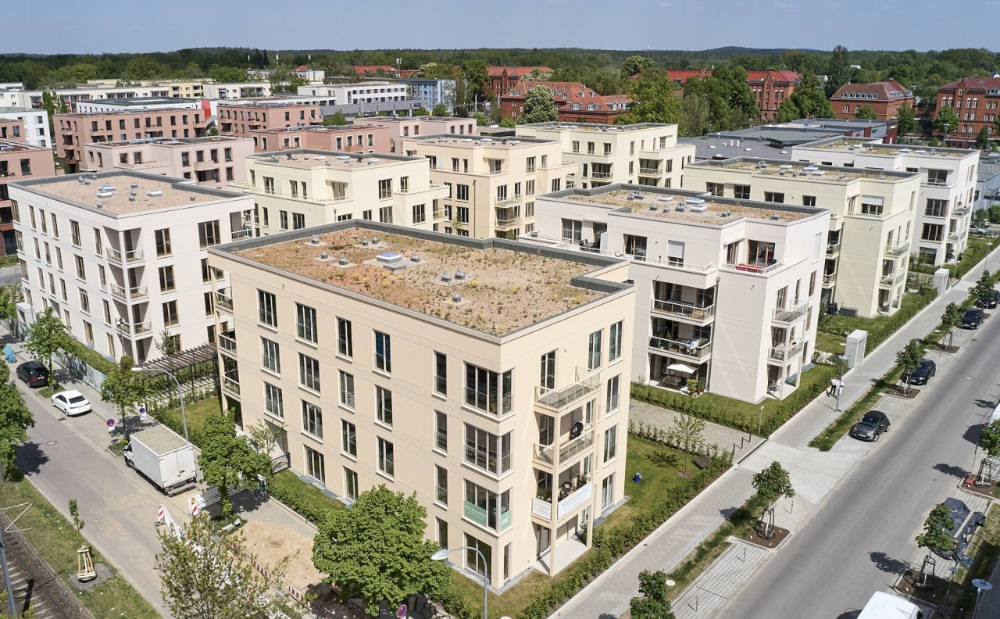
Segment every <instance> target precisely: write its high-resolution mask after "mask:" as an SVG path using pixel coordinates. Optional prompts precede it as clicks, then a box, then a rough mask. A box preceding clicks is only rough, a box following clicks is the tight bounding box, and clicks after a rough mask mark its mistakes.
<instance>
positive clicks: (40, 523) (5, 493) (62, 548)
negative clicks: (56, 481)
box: [0, 480, 159, 617]
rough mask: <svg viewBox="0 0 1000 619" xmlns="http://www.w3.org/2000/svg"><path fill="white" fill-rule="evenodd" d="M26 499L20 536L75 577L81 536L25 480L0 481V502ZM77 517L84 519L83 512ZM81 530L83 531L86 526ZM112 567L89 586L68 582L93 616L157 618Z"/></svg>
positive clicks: (69, 576) (62, 571)
mask: <svg viewBox="0 0 1000 619" xmlns="http://www.w3.org/2000/svg"><path fill="white" fill-rule="evenodd" d="M26 501H31V502H32V506H31V508H30V509H28V511H27V513H25V514H24V516H22V517H21V518H20V519H19V520H18V521H17V525H18V527H19V528H20V529H22V530H24V529H27V530H26V531H24V532H23V533H22V535H24V536H25V537H26V538H27V539H28V541H29V542H31V545H32V546H34V547H35V550H37V551H38V552H39V553H40V554H41V556H42V558H43V559H44V560H45V561H46V563H48V564H49V565H50V566H52V569H53V570H55V571H56V573H57V574H59V576H60V577H61V578H62V579H63V580H64V581H66V582H67V583H69V582H70V580H71V579H75V578H76V561H77V554H76V551H77V549H78V548H80V546H81V545H82V544H83V542H84V540H83V538H82V537H80V535H79V534H78V533H77V532H76V529H74V528H73V525H72V524H70V523H69V521H67V520H66V519H65V518H63V516H62V515H61V514H60V513H59V512H58V511H56V509H55V507H53V506H52V504H51V503H49V502H48V501H47V500H45V497H43V496H42V495H41V494H39V492H38V491H37V490H35V488H34V486H32V485H31V484H30V483H29V482H28V481H27V480H21V481H17V482H14V481H7V482H4V483H3V484H0V504H2V505H5V506H7V505H16V504H18V503H24V502H26ZM8 515H9V516H10V517H13V516H14V515H16V514H13V513H12V512H8ZM81 516H82V517H83V520H84V521H86V519H87V515H86V514H81ZM83 530H84V531H86V530H87V529H86V527H84V529H83ZM91 553H92V554H93V557H94V562H95V563H103V564H105V565H108V566H109V567H110V563H108V561H107V559H105V558H104V557H102V556H101V554H100V553H98V552H97V551H96V550H94V549H93V548H92V549H91ZM112 570H113V571H114V575H113V576H112V577H111V579H109V580H107V581H106V582H103V583H101V584H100V585H98V586H96V587H94V588H93V589H90V590H87V591H78V590H77V589H76V588H74V587H73V586H72V585H69V586H70V589H71V590H72V591H74V592H75V593H76V595H77V598H78V599H80V600H81V601H82V602H83V604H84V605H85V606H86V607H87V608H88V609H89V610H90V611H91V612H92V613H94V616H95V617H159V615H158V614H157V613H156V611H155V610H153V608H152V607H151V606H150V605H149V604H148V603H147V602H146V600H144V599H143V597H142V596H141V595H139V593H138V592H137V591H136V590H135V589H133V588H132V585H130V584H129V583H128V581H126V580H125V578H123V577H122V575H121V574H120V573H118V571H117V570H114V569H113V568H112Z"/></svg>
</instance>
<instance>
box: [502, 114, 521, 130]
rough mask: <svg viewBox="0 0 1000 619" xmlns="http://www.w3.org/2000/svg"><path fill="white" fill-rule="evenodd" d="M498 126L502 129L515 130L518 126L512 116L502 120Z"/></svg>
mask: <svg viewBox="0 0 1000 619" xmlns="http://www.w3.org/2000/svg"><path fill="white" fill-rule="evenodd" d="M498 124H499V125H500V126H501V127H504V128H505V129H513V128H514V127H516V126H517V122H516V121H515V120H514V119H513V118H511V117H510V116H508V117H506V118H501V119H500V122H499V123H498Z"/></svg>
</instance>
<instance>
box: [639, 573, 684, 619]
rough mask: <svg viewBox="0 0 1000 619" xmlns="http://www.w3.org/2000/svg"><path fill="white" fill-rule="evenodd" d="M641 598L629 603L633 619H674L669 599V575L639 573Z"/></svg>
mask: <svg viewBox="0 0 1000 619" xmlns="http://www.w3.org/2000/svg"><path fill="white" fill-rule="evenodd" d="M639 594H640V596H639V597H634V598H632V599H631V601H629V614H630V615H631V616H632V619H674V617H675V615H674V613H672V612H671V611H670V600H668V599H667V575H666V574H665V573H664V572H661V571H657V572H650V571H649V570H643V571H642V572H640V573H639Z"/></svg>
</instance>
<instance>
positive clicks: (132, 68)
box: [122, 56, 169, 82]
mask: <svg viewBox="0 0 1000 619" xmlns="http://www.w3.org/2000/svg"><path fill="white" fill-rule="evenodd" d="M168 73H169V70H168V69H167V67H165V66H163V65H161V64H160V63H158V62H156V61H155V60H153V59H152V58H151V57H149V56H135V57H134V58H132V59H131V60H129V61H128V62H127V63H125V68H124V69H123V70H122V79H124V80H126V81H129V82H137V81H140V80H149V79H153V78H154V77H162V76H165V75H167V74H168Z"/></svg>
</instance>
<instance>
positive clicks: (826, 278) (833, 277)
mask: <svg viewBox="0 0 1000 619" xmlns="http://www.w3.org/2000/svg"><path fill="white" fill-rule="evenodd" d="M836 281H837V274H836V273H830V274H829V275H823V285H824V286H832V285H833V284H834V283H835V282H836Z"/></svg>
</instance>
